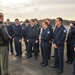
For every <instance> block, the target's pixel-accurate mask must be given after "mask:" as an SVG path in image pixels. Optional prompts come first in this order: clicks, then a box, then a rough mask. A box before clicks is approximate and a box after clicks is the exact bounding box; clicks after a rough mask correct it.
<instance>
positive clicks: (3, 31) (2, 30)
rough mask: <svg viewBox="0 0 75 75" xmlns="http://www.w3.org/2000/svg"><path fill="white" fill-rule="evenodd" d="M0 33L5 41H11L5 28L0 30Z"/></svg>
mask: <svg viewBox="0 0 75 75" xmlns="http://www.w3.org/2000/svg"><path fill="white" fill-rule="evenodd" d="M1 32H2V35H3V38H4V40H5V41H8V40H9V39H11V37H10V35H9V34H8V31H7V28H6V27H5V26H3V27H2V28H1Z"/></svg>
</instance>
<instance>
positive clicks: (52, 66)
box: [50, 65, 58, 68]
mask: <svg viewBox="0 0 75 75" xmlns="http://www.w3.org/2000/svg"><path fill="white" fill-rule="evenodd" d="M50 67H51V68H58V67H56V66H54V65H51V66H50Z"/></svg>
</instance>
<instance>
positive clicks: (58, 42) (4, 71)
mask: <svg viewBox="0 0 75 75" xmlns="http://www.w3.org/2000/svg"><path fill="white" fill-rule="evenodd" d="M3 17H4V16H3V14H2V13H0V57H1V62H0V63H1V64H0V65H1V71H0V73H1V74H0V75H8V51H10V53H11V55H14V56H15V57H20V58H22V39H23V41H24V42H25V46H26V54H25V55H26V57H27V58H31V57H32V53H34V58H35V60H38V55H39V53H40V48H41V55H42V62H41V63H40V64H41V65H42V67H45V66H47V65H48V61H49V60H50V59H51V48H52V43H53V48H54V64H53V65H51V68H57V69H58V74H62V73H63V69H64V47H65V45H64V44H65V43H66V47H67V61H66V62H65V63H67V64H72V63H73V61H74V73H73V75H75V23H71V24H70V29H69V31H68V35H67V30H66V28H65V27H64V25H63V19H62V18H60V17H58V18H56V19H55V28H52V25H51V24H50V19H49V18H46V19H45V20H44V21H43V22H42V25H39V23H38V20H37V19H31V20H28V19H26V20H25V22H24V23H23V24H22V25H20V21H19V19H15V24H14V25H12V24H11V22H10V19H7V20H6V24H5V26H4V24H3ZM4 31H5V32H4ZM66 36H67V40H66ZM2 40H3V41H2ZM13 42H14V46H15V52H16V54H15V53H14V49H13ZM9 46H10V47H9ZM6 47H7V48H6ZM4 50H5V51H4ZM2 52H4V53H2ZM2 63H3V64H2ZM6 63H7V64H6ZM4 66H5V67H4ZM3 67H4V68H3Z"/></svg>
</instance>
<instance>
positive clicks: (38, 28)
mask: <svg viewBox="0 0 75 75" xmlns="http://www.w3.org/2000/svg"><path fill="white" fill-rule="evenodd" d="M35 27H36V28H37V30H38V43H37V44H36V49H37V51H38V53H39V52H40V50H39V35H40V25H39V24H36V25H35Z"/></svg>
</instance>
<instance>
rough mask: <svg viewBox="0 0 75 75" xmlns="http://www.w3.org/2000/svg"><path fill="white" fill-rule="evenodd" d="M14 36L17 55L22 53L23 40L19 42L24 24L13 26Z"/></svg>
mask: <svg viewBox="0 0 75 75" xmlns="http://www.w3.org/2000/svg"><path fill="white" fill-rule="evenodd" d="M13 37H14V43H15V50H16V54H17V55H20V56H21V55H22V46H21V42H19V40H20V39H22V26H21V25H18V26H17V25H14V27H13Z"/></svg>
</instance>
